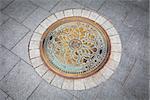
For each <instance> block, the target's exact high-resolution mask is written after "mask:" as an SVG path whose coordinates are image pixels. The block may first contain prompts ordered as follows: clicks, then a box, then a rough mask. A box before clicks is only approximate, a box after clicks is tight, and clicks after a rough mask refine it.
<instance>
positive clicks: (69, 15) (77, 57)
mask: <svg viewBox="0 0 150 100" xmlns="http://www.w3.org/2000/svg"><path fill="white" fill-rule="evenodd" d="M29 56H30V61H31V64H32V65H33V68H34V69H35V71H36V72H37V73H38V74H39V75H40V76H41V77H42V78H43V79H44V80H46V81H47V82H48V83H49V84H51V85H53V86H56V87H58V88H62V89H68V90H84V89H89V88H91V87H95V86H97V85H99V84H100V83H101V82H104V81H106V80H107V79H109V78H110V76H111V75H112V74H113V73H114V71H115V70H116V68H117V66H118V64H119V62H120V58H121V41H120V37H119V34H118V32H117V31H116V29H115V28H114V26H113V25H112V23H111V22H110V21H109V20H107V19H106V18H104V17H103V16H100V15H99V14H97V13H96V12H93V11H87V10H83V9H69V10H64V11H60V12H56V13H54V14H52V15H50V16H48V17H47V18H46V19H45V20H43V21H42V22H41V23H40V24H39V25H38V27H37V28H36V29H35V31H34V33H33V35H32V37H31V40H30V44H29Z"/></svg>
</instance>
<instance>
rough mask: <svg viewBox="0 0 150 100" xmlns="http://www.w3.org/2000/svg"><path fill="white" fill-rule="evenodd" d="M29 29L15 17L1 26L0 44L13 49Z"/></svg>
mask: <svg viewBox="0 0 150 100" xmlns="http://www.w3.org/2000/svg"><path fill="white" fill-rule="evenodd" d="M28 31H29V30H28V29H27V28H26V27H24V26H23V25H21V24H19V23H18V22H16V21H15V20H13V19H9V20H8V21H7V22H6V23H5V24H3V25H1V27H0V44H2V45H4V46H5V47H7V48H8V49H11V48H12V47H14V46H15V45H16V43H17V42H18V41H19V40H20V39H21V38H22V37H23V36H25V34H26V33H27V32H28Z"/></svg>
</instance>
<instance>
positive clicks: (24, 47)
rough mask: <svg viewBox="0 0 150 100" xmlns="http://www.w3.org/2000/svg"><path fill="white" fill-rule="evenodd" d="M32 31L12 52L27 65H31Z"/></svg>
mask: <svg viewBox="0 0 150 100" xmlns="http://www.w3.org/2000/svg"><path fill="white" fill-rule="evenodd" d="M32 33H33V32H32V31H31V32H29V33H27V35H26V36H25V37H24V38H23V39H22V40H21V41H20V42H19V43H18V44H17V45H16V46H15V47H13V49H12V50H11V51H12V52H14V53H15V54H16V55H18V56H19V57H21V58H22V59H24V60H25V61H26V62H27V63H29V64H30V60H29V53H28V45H29V41H30V38H31V35H32Z"/></svg>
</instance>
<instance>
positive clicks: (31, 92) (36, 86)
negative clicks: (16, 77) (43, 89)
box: [26, 79, 43, 100]
mask: <svg viewBox="0 0 150 100" xmlns="http://www.w3.org/2000/svg"><path fill="white" fill-rule="evenodd" d="M42 82H43V80H42V79H41V80H40V82H39V84H38V85H37V86H36V87H35V89H34V90H33V91H32V92H31V94H30V95H29V96H28V97H27V99H26V100H29V98H30V97H31V96H32V94H33V93H34V92H35V91H36V90H37V88H38V87H39V86H40V84H41V83H42Z"/></svg>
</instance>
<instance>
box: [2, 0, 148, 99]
mask: <svg viewBox="0 0 150 100" xmlns="http://www.w3.org/2000/svg"><path fill="white" fill-rule="evenodd" d="M69 8H82V9H88V10H94V11H96V12H98V13H99V14H100V15H103V16H105V17H106V18H108V19H109V20H110V21H111V22H112V23H113V25H114V26H115V27H116V29H117V30H118V33H119V34H120V38H121V41H122V45H123V53H122V57H121V62H120V64H119V67H118V68H117V70H116V72H115V73H114V74H113V76H112V77H111V78H110V79H109V80H108V81H106V82H104V83H102V84H100V85H99V86H97V87H95V88H92V89H88V90H83V91H69V90H62V89H58V88H56V87H54V86H51V85H49V84H48V83H47V82H46V81H44V80H43V79H41V77H40V76H39V75H38V74H37V73H36V72H35V71H34V69H33V68H32V65H31V64H30V61H29V56H28V44H29V40H30V37H31V35H32V33H33V31H34V29H35V28H36V27H37V26H38V25H39V24H40V22H41V21H42V20H44V19H45V18H46V17H47V16H48V15H50V14H51V13H55V12H57V11H60V10H64V9H69ZM148 20H149V12H148V0H0V100H148V89H149V86H148V85H149V84H148V80H149V78H148V66H149V62H148V56H149V54H148V53H149V52H148V49H150V47H149V43H148V40H149V34H148V28H149V23H148Z"/></svg>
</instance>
